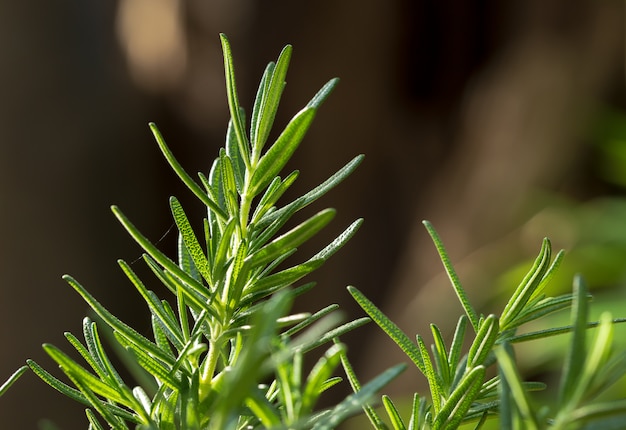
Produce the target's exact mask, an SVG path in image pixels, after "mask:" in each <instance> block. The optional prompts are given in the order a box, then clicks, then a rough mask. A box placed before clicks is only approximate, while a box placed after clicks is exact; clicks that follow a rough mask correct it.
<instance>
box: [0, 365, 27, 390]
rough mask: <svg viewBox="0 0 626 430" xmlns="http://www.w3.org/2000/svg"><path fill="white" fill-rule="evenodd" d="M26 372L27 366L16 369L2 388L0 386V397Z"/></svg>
mask: <svg viewBox="0 0 626 430" xmlns="http://www.w3.org/2000/svg"><path fill="white" fill-rule="evenodd" d="M27 370H28V366H22V367H20V368H19V369H17V370H16V371H15V372H13V374H12V375H11V376H10V377H9V379H7V380H6V381H5V382H4V383H3V384H2V386H0V396H2V395H3V394H4V393H5V392H6V391H7V390H8V389H9V388H10V387H11V385H13V384H14V383H15V381H17V380H18V379H19V377H20V376H22V375H23V374H24V372H26V371H27Z"/></svg>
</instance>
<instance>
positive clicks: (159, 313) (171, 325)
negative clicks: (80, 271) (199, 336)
mask: <svg viewBox="0 0 626 430" xmlns="http://www.w3.org/2000/svg"><path fill="white" fill-rule="evenodd" d="M118 264H119V265H120V267H121V268H122V271H123V272H124V273H125V274H126V276H127V277H128V279H130V281H131V282H132V283H133V285H134V286H135V288H137V291H139V294H141V296H142V297H143V299H144V300H145V301H146V304H147V305H148V307H149V308H150V312H152V314H153V315H154V316H155V317H156V318H157V319H158V321H159V324H161V325H162V326H163V328H164V329H165V330H166V331H167V334H168V336H169V338H170V339H171V341H172V343H174V346H175V347H176V348H177V349H182V347H183V344H184V342H185V341H184V339H183V334H182V332H181V330H180V327H179V326H178V324H177V322H176V320H174V319H173V318H172V317H171V316H170V315H169V314H168V313H167V312H166V311H165V309H164V308H163V304H162V303H161V301H160V300H159V299H158V298H156V297H155V296H154V295H153V294H150V293H151V292H150V291H148V289H147V288H146V287H145V285H144V284H143V282H141V280H140V279H139V277H138V276H137V274H136V273H135V272H134V271H133V270H132V269H131V268H130V265H128V263H126V262H125V261H124V260H118Z"/></svg>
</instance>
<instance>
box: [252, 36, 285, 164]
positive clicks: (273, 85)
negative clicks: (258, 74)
mask: <svg viewBox="0 0 626 430" xmlns="http://www.w3.org/2000/svg"><path fill="white" fill-rule="evenodd" d="M292 50H293V49H292V47H291V45H287V46H285V47H284V48H283V50H282V52H281V53H280V55H279V57H278V60H277V61H276V65H275V67H273V68H271V69H270V74H269V76H270V81H269V83H267V90H266V91H264V92H263V94H262V95H263V97H262V101H261V106H260V111H259V116H258V120H257V121H256V124H255V125H256V127H255V131H254V133H253V135H254V140H253V154H260V153H261V150H262V148H263V145H264V144H265V141H266V140H267V137H268V135H269V133H270V130H271V128H272V125H273V123H274V118H275V116H276V111H277V110H278V103H279V102H280V97H281V95H282V93H283V89H284V88H285V77H286V76H287V69H288V68H289V60H290V59H291V52H292Z"/></svg>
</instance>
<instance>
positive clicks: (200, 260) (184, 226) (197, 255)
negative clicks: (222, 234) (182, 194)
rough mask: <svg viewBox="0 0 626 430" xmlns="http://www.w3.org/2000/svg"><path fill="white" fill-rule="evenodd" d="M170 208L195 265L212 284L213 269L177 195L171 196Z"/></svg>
mask: <svg viewBox="0 0 626 430" xmlns="http://www.w3.org/2000/svg"><path fill="white" fill-rule="evenodd" d="M170 208H171V210H172V215H173V217H174V221H175V222H176V226H177V227H178V231H179V232H180V237H181V239H182V241H183V244H184V245H185V248H186V249H187V251H188V252H189V255H190V257H191V259H192V260H193V264H194V267H195V268H196V269H197V270H198V272H200V274H201V275H202V277H203V278H204V279H205V280H206V281H207V282H208V283H209V285H212V284H213V278H212V276H211V271H210V270H209V263H208V260H207V257H206V255H205V253H204V251H203V250H202V247H201V246H200V242H199V241H198V238H197V237H196V235H195V234H194V232H193V229H192V228H191V224H190V222H189V219H188V218H187V215H186V214H185V211H184V210H183V207H182V206H181V204H180V202H179V201H178V199H177V198H176V197H170ZM187 273H189V272H187Z"/></svg>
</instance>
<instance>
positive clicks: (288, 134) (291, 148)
mask: <svg viewBox="0 0 626 430" xmlns="http://www.w3.org/2000/svg"><path fill="white" fill-rule="evenodd" d="M314 117H315V109H313V108H304V109H303V110H301V111H300V112H298V113H297V114H296V116H294V117H293V119H292V120H291V121H290V122H289V124H287V127H285V130H283V132H282V133H281V134H280V136H278V139H276V142H275V143H274V144H273V145H272V146H271V147H270V148H269V149H268V150H267V152H266V153H265V154H264V155H263V156H262V157H261V159H260V160H259V164H258V165H257V166H256V169H255V170H254V173H253V174H252V178H251V179H250V186H249V188H248V190H247V196H250V197H252V196H256V195H257V194H259V192H260V191H261V190H262V189H263V188H265V187H266V186H267V185H268V184H269V183H270V182H271V181H272V179H274V177H275V176H277V175H278V173H279V172H280V171H281V170H282V169H283V167H284V166H285V164H287V161H289V159H290V158H291V156H292V155H293V153H294V152H295V150H296V148H297V147H298V145H300V142H301V141H302V139H303V138H304V135H305V134H306V132H307V130H308V129H309V126H310V125H311V123H312V122H313V118H314Z"/></svg>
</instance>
